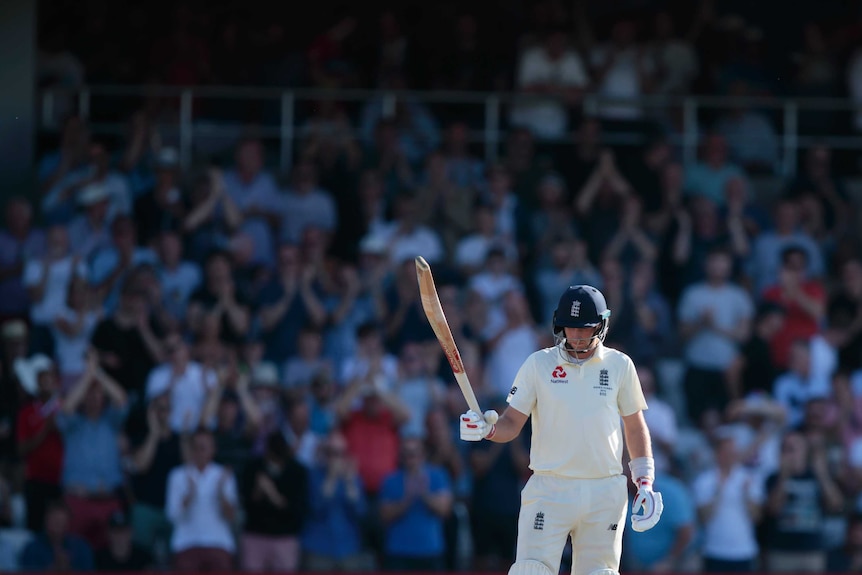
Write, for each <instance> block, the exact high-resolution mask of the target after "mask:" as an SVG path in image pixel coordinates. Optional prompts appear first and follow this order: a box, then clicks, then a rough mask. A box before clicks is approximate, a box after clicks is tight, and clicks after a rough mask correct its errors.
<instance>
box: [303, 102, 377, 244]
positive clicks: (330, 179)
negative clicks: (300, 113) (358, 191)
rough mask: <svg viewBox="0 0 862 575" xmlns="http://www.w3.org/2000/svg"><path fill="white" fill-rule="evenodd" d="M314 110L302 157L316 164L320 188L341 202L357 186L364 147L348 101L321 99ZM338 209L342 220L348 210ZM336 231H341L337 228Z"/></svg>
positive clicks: (313, 164) (337, 218)
mask: <svg viewBox="0 0 862 575" xmlns="http://www.w3.org/2000/svg"><path fill="white" fill-rule="evenodd" d="M314 112H315V114H314V115H313V116H312V117H311V118H309V119H308V120H307V121H306V123H305V126H304V127H303V132H304V133H305V142H304V144H303V148H302V151H301V154H300V158H301V159H302V161H303V162H308V163H310V164H311V165H312V166H313V167H314V170H315V173H316V175H317V177H318V178H319V180H318V183H319V185H320V187H321V188H322V189H324V190H328V191H329V192H331V193H332V196H333V200H335V202H336V204H338V203H339V202H341V201H342V199H341V198H340V196H344V195H347V194H346V192H347V191H348V190H350V191H351V192H352V191H353V190H352V188H353V187H354V186H355V185H356V176H357V172H358V170H359V168H360V163H361V161H362V149H361V148H360V146H359V142H357V140H356V136H355V134H354V129H353V124H352V120H351V117H350V115H349V114H348V112H347V108H346V105H345V104H344V103H342V102H339V101H338V100H333V99H325V100H318V101H317V102H316V103H315V106H314ZM354 207H355V206H354ZM338 208H339V212H338V214H337V215H336V218H335V219H336V220H337V221H341V219H342V218H341V214H344V213H345V212H344V211H343V210H342V209H341V208H342V206H338ZM348 213H349V212H348ZM353 214H355V212H353V213H352V214H351V215H353ZM345 215H346V214H345ZM339 227H340V226H339ZM332 231H333V232H337V228H335V229H333V230H332Z"/></svg>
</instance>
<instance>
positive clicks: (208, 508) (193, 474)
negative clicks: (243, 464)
mask: <svg viewBox="0 0 862 575" xmlns="http://www.w3.org/2000/svg"><path fill="white" fill-rule="evenodd" d="M214 455H215V441H214V440H213V436H212V434H211V433H210V432H208V431H205V430H198V431H196V432H195V433H194V434H193V435H192V438H191V445H190V455H189V462H188V463H186V464H184V465H182V466H180V467H176V468H174V470H173V471H171V473H170V475H169V476H168V484H167V493H166V499H167V503H166V507H165V510H166V513H167V516H168V519H169V520H170V521H171V523H173V526H174V529H173V535H172V536H171V551H173V553H174V568H175V569H176V570H177V571H198V572H200V571H203V572H215V573H224V572H226V571H230V570H231V569H232V567H233V555H234V552H235V550H236V543H235V542H234V536H233V533H232V526H233V524H234V521H235V520H236V514H237V510H238V505H239V496H238V495H237V487H236V480H235V479H234V475H233V473H232V472H231V471H230V470H229V469H227V468H224V467H222V466H221V465H219V464H217V463H213V456H214Z"/></svg>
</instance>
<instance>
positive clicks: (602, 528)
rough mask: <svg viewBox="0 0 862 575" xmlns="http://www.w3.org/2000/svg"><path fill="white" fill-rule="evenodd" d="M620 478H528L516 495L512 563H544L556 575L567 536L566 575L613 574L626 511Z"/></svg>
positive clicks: (617, 566)
mask: <svg viewBox="0 0 862 575" xmlns="http://www.w3.org/2000/svg"><path fill="white" fill-rule="evenodd" d="M627 481H628V479H627V478H626V477H625V476H624V475H618V476H615V477H605V478H602V479H570V478H566V477H559V476H554V475H541V474H537V473H534V474H533V476H532V477H531V478H530V480H529V481H527V485H525V486H524V489H523V490H522V491H521V513H520V515H519V516H518V547H517V556H516V559H515V560H516V561H525V560H528V559H532V560H534V561H541V562H542V563H544V564H545V565H546V566H547V567H548V568H549V569H550V570H551V572H552V573H554V574H555V575H556V573H559V571H560V561H561V560H562V556H563V549H564V548H565V546H566V537H567V536H568V535H571V536H572V575H589V574H590V573H592V572H593V571H595V570H597V569H613V570H614V571H617V572H619V569H620V555H621V554H622V550H623V531H624V528H625V523H624V522H625V519H626V512H627V511H628V497H629V494H628V489H627V484H626V482H627Z"/></svg>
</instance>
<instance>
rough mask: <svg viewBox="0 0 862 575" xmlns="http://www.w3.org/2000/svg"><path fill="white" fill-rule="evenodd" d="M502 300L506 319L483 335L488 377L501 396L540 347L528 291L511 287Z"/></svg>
mask: <svg viewBox="0 0 862 575" xmlns="http://www.w3.org/2000/svg"><path fill="white" fill-rule="evenodd" d="M498 301H499V305H500V307H501V308H502V313H503V318H502V321H501V322H500V323H498V324H495V325H493V326H492V325H489V326H488V327H489V331H488V333H486V334H482V336H483V337H485V338H486V339H485V342H484V345H485V348H486V349H487V354H488V355H487V368H486V369H487V372H486V374H485V377H486V381H487V384H488V385H489V386H490V387H491V388H492V389H493V390H494V391H495V392H496V394H497V395H505V394H507V393H509V389H510V388H511V387H512V385H511V383H512V382H513V381H515V376H516V375H517V374H518V370H519V369H520V365H521V364H522V363H523V362H524V361H525V360H526V359H527V357H529V356H530V354H531V353H533V352H534V351H535V350H536V349H538V348H539V347H540V346H539V336H538V333H537V330H536V325H535V321H534V320H533V316H532V314H531V313H530V308H529V306H528V304H527V298H526V297H525V296H524V294H523V293H522V292H521V291H519V290H514V289H512V290H508V291H506V292H504V293H503V294H502V295H501V297H500V299H499V300H498ZM549 319H550V318H548V319H546V320H545V321H549ZM490 323H491V322H490V321H489V324H490ZM490 329H493V331H490Z"/></svg>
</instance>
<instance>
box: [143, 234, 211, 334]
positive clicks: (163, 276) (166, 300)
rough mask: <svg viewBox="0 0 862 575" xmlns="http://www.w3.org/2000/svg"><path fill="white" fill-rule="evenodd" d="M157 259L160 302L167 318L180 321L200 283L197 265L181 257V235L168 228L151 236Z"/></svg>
mask: <svg viewBox="0 0 862 575" xmlns="http://www.w3.org/2000/svg"><path fill="white" fill-rule="evenodd" d="M153 243H154V244H155V248H156V254H157V257H158V262H157V263H156V270H157V273H158V276H159V284H160V285H161V291H162V294H163V300H162V305H163V306H164V308H165V310H166V311H167V312H168V313H169V314H170V315H171V317H172V318H173V319H174V320H175V321H177V322H180V321H182V320H184V319H185V314H186V307H187V306H188V302H189V299H191V295H192V294H193V293H194V292H195V291H196V290H197V288H198V287H199V286H200V283H201V269H200V266H199V265H198V264H197V263H196V262H193V261H190V260H188V259H186V258H185V253H184V251H183V238H182V236H181V235H180V234H179V232H177V231H176V230H174V229H171V228H168V229H164V230H162V231H161V232H159V234H158V235H156V236H155V237H154V238H153Z"/></svg>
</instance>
